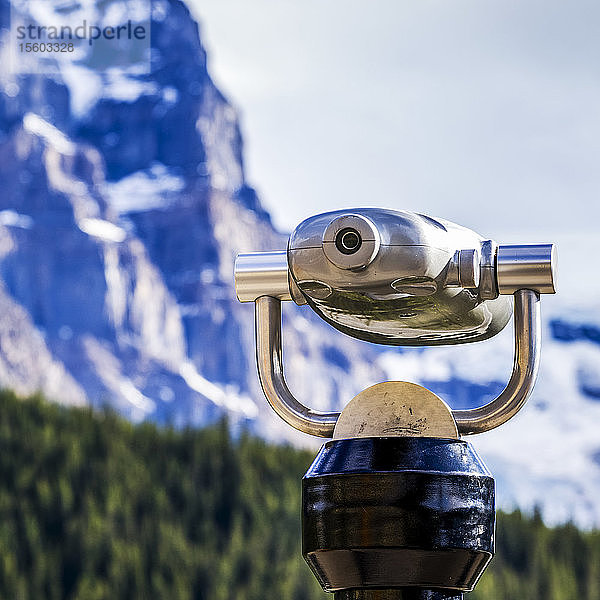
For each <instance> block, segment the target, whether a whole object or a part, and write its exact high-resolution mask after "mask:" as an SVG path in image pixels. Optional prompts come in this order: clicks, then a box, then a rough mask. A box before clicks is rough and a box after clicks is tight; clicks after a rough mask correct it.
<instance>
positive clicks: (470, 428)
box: [452, 289, 542, 435]
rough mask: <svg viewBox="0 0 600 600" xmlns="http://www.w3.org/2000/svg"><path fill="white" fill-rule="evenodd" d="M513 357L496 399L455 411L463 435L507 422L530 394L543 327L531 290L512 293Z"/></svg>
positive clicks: (536, 300) (538, 356) (538, 360)
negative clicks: (502, 386) (513, 307)
mask: <svg viewBox="0 0 600 600" xmlns="http://www.w3.org/2000/svg"><path fill="white" fill-rule="evenodd" d="M514 296H515V311H514V314H515V316H514V324H515V356H514V362H513V370H512V374H511V377H510V380H509V382H508V385H507V386H506V388H504V390H503V391H502V393H501V394H500V395H499V396H498V397H497V398H496V399H495V400H492V401H491V402H489V403H488V404H486V405H485V406H481V407H479V408H474V409H472V410H454V411H452V413H453V414H454V418H455V420H456V424H457V426H458V431H459V432H460V433H462V434H463V435H467V434H471V433H483V432H484V431H489V430H490V429H494V428H495V427H499V426H500V425H502V424H503V423H506V421H508V420H509V419H510V418H512V417H513V416H514V415H516V414H517V412H518V411H519V410H521V408H522V407H523V405H524V404H525V402H526V401H527V398H528V397H529V395H530V394H531V391H532V390H533V387H534V385H535V381H536V379H537V374H538V369H539V366H540V345H541V340H542V328H541V321H540V298H539V296H538V294H537V292H534V291H532V290H524V289H522V290H517V291H516V292H515V295H514Z"/></svg>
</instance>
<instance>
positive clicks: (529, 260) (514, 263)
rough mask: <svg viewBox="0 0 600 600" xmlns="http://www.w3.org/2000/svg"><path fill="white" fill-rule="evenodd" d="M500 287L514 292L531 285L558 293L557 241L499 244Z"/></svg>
mask: <svg viewBox="0 0 600 600" xmlns="http://www.w3.org/2000/svg"><path fill="white" fill-rule="evenodd" d="M497 262H498V267H497V268H498V290H499V292H500V293H501V294H514V293H515V292H516V291H517V290H520V289H523V288H527V289H528V290H535V291H536V292H538V293H540V294H555V293H556V288H555V277H556V250H555V248H554V245H553V244H529V245H518V246H498V256H497Z"/></svg>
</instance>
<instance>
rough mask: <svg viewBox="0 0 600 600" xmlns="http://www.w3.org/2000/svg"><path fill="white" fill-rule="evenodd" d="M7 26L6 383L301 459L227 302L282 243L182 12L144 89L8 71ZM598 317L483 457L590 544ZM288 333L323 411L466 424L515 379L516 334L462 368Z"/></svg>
mask: <svg viewBox="0 0 600 600" xmlns="http://www.w3.org/2000/svg"><path fill="white" fill-rule="evenodd" d="M127 1H130V0H127ZM131 1H133V0H131ZM119 3H122V0H116V1H115V2H111V3H108V4H107V5H114V4H119ZM0 8H1V10H0V35H1V37H2V40H3V42H2V46H1V49H0V65H2V66H0V186H1V187H0V190H1V191H0V279H1V282H2V285H1V287H0V306H1V307H2V308H3V310H2V311H1V313H0V315H1V316H0V383H1V384H2V385H3V386H6V387H10V388H13V389H15V390H16V391H17V392H19V393H21V394H29V393H31V392H34V391H36V390H41V391H43V392H44V393H45V394H46V395H48V396H49V397H51V398H53V399H56V400H57V401H59V402H65V403H72V404H90V405H92V406H95V407H101V406H103V405H110V406H112V407H114V408H115V409H116V410H118V411H119V412H121V413H122V414H124V415H126V416H127V417H128V418H130V419H132V420H134V421H140V420H144V419H150V420H153V421H156V422H160V423H172V424H174V425H176V426H184V425H202V424H205V423H209V422H212V421H214V420H215V419H218V418H219V417H221V416H222V415H223V414H227V415H228V417H229V419H230V422H231V423H232V425H233V426H234V427H241V426H246V427H250V428H251V429H253V430H254V431H256V432H258V433H259V434H261V435H263V436H265V437H268V438H270V439H287V440H292V441H294V442H296V443H304V444H306V443H310V442H308V441H307V438H306V437H305V436H301V435H300V434H296V433H294V432H292V431H291V430H289V429H288V428H287V427H286V426H284V425H283V423H282V422H280V421H279V420H278V419H277V418H276V417H275V416H274V415H273V414H272V412H271V410H270V409H269V408H268V406H267V404H266V402H265V401H264V399H263V397H262V392H261V391H260V388H259V385H258V380H257V377H256V372H255V368H254V364H253V356H254V344H253V314H252V307H251V306H247V305H241V304H239V303H238V302H237V300H236V299H235V294H234V290H233V282H232V272H233V261H234V257H235V255H236V253H238V252H243V251H251V250H269V249H282V248H284V247H285V242H286V235H284V234H282V233H280V232H278V231H276V230H275V229H274V227H273V225H272V223H271V220H270V218H269V215H268V213H267V212H266V211H265V210H264V208H263V207H262V205H261V203H260V200H259V199H258V198H257V195H256V193H255V191H254V190H253V189H252V187H251V186H250V184H249V183H248V182H247V181H246V178H245V175H244V163H243V141H242V137H241V135H240V129H239V122H238V115H237V113H236V111H235V110H234V108H233V107H232V105H231V104H230V102H229V101H228V100H227V98H226V97H225V96H224V95H223V93H222V92H221V91H220V90H218V89H217V88H216V86H215V85H214V83H213V81H212V80H211V78H210V74H209V73H208V70H207V65H206V53H205V51H204V49H203V47H202V44H201V38H200V34H199V29H198V25H197V24H196V23H195V21H194V20H193V19H192V17H191V16H190V13H189V10H188V8H187V7H186V6H185V5H184V4H183V3H182V2H180V1H178V0H168V1H167V0H157V1H155V2H154V3H153V9H152V10H153V13H152V53H151V62H150V65H151V69H150V72H149V73H147V72H143V71H140V70H137V71H136V69H130V70H123V71H119V72H114V71H106V72H99V71H96V70H94V69H93V68H92V67H90V66H89V65H88V66H86V65H85V63H84V64H76V65H71V67H70V68H68V69H67V68H65V69H63V70H62V71H60V70H59V71H58V72H57V73H56V74H53V75H49V74H48V75H40V74H37V75H35V74H32V75H13V74H11V73H10V72H9V70H8V69H7V68H5V67H4V65H7V64H8V58H7V57H8V52H9V42H8V40H9V36H8V5H7V3H6V0H0ZM107 10H108V9H107ZM445 216H447V217H449V218H451V215H445ZM486 233H488V232H486ZM491 233H493V232H491ZM593 308H594V307H589V310H588V312H587V313H586V314H583V313H574V312H573V311H571V310H569V311H568V310H567V309H566V308H565V309H564V310H559V311H555V312H556V314H552V315H549V316H548V317H547V318H546V321H545V347H544V355H543V366H542V373H541V378H540V383H539V385H538V387H537V389H536V392H535V396H534V398H533V400H532V401H531V402H530V404H529V405H528V407H527V408H526V409H525V410H524V411H523V412H522V414H521V415H519V416H518V417H517V418H516V419H514V421H512V422H511V423H510V424H508V425H506V426H505V427H503V428H502V429H501V430H499V431H498V432H491V433H489V434H486V435H483V436H479V437H478V438H476V439H475V440H474V441H475V443H476V445H477V447H478V448H479V449H480V450H481V453H482V455H483V456H484V457H485V459H486V460H487V461H488V463H489V464H490V466H491V467H492V469H493V470H494V472H495V474H496V476H497V479H498V488H499V496H500V499H501V501H502V503H503V504H504V505H505V506H508V505H510V504H518V505H520V506H523V507H526V508H527V507H531V506H533V505H534V504H539V505H541V506H542V507H543V508H544V510H545V514H546V516H547V517H548V518H549V519H550V520H554V521H557V520H565V519H568V518H571V517H572V518H575V519H576V520H577V521H578V522H579V523H582V524H585V525H591V524H594V523H595V524H600V501H599V500H598V497H599V492H600V436H599V435H598V433H597V429H598V427H597V425H596V423H600V376H599V375H598V373H600V317H599V316H598V311H597V310H593ZM284 328H285V332H284V353H285V363H286V367H287V374H288V378H289V381H290V387H291V388H292V389H293V391H294V392H295V393H296V394H297V395H298V397H299V398H301V399H305V401H306V402H307V403H308V404H310V405H311V406H314V407H316V408H321V409H332V408H340V407H341V406H343V405H344V404H345V402H347V401H348V400H349V399H350V398H352V397H353V396H354V395H355V394H356V393H357V392H358V391H360V390H361V389H364V388H365V387H367V386H368V385H371V384H373V383H376V382H378V381H383V380H387V379H404V380H409V381H415V382H421V383H423V384H425V385H427V386H429V387H430V388H431V389H433V390H434V391H435V392H437V393H438V394H439V395H441V396H442V397H444V398H445V399H446V400H448V401H449V402H450V403H451V404H452V405H453V406H454V407H457V408H459V407H465V406H474V405H476V404H480V403H482V402H483V401H485V400H487V399H490V398H491V397H492V396H493V395H494V394H496V393H497V392H498V391H500V389H501V388H502V386H503V385H504V383H505V381H506V380H507V378H508V374H509V371H510V363H511V353H512V348H511V346H512V342H511V338H510V333H509V332H507V333H505V334H502V335H501V336H499V337H498V338H496V339H494V340H490V341H488V342H484V343H481V344H477V345H474V346H466V347H463V348H436V349H425V350H410V351H409V350H402V349H394V350H389V349H380V348H377V347H374V346H369V345H367V344H364V343H361V342H358V341H354V340H351V339H349V338H346V337H344V336H342V335H341V334H339V333H337V332H335V331H333V330H332V329H331V328H330V327H329V326H327V325H326V324H325V323H323V322H321V321H320V320H318V319H317V318H316V317H314V316H313V315H312V313H311V312H310V309H308V308H306V307H303V308H299V307H295V306H286V307H285V308H284Z"/></svg>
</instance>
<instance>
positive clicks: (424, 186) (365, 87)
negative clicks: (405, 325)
mask: <svg viewBox="0 0 600 600" xmlns="http://www.w3.org/2000/svg"><path fill="white" fill-rule="evenodd" d="M194 1H195V5H194V6H195V11H196V16H197V17H198V18H199V19H200V21H201V25H202V34H203V41H204V43H205V45H206V47H207V50H208V52H209V69H210V71H211V72H212V74H213V77H214V79H215V80H216V82H217V84H218V85H219V86H220V87H221V89H222V90H223V92H224V93H225V94H226V95H227V96H228V97H229V99H230V100H231V101H232V102H233V104H234V105H235V106H236V107H237V108H238V109H239V110H240V112H241V116H242V128H243V133H244V139H245V144H246V152H245V158H246V169H247V176H248V179H249V182H250V183H251V184H252V185H254V186H255V187H256V188H257V190H258V191H259V193H260V195H261V199H262V201H263V203H264V204H265V205H266V207H267V208H268V209H269V210H270V211H271V212H272V214H273V215H274V218H275V222H276V224H277V225H278V226H279V227H280V228H282V229H291V228H293V227H294V225H295V224H297V223H298V222H299V221H300V220H301V219H303V218H305V217H306V216H308V215H310V214H313V213H315V212H322V211H324V210H330V209H334V208H339V207H345V206H366V205H378V206H387V207H392V208H403V209H408V210H415V211H419V212H424V213H428V214H431V215H434V216H440V217H444V218H447V219H449V220H453V221H456V222H458V223H460V224H462V225H466V226H468V227H471V228H473V229H475V230H477V231H479V232H480V233H481V234H483V235H486V236H489V237H493V238H494V239H496V240H497V241H499V242H502V241H517V240H521V241H523V242H529V241H531V242H536V241H558V242H559V251H560V256H561V280H562V283H563V284H564V285H565V286H566V289H565V288H563V290H564V291H565V293H566V295H568V296H571V295H573V296H574V295H575V294H576V293H578V292H579V291H582V290H585V289H587V288H588V287H589V286H590V285H591V286H592V287H593V289H594V290H595V292H596V293H598V294H600V277H599V276H598V275H596V276H595V277H594V276H592V277H590V269H592V271H593V272H595V273H600V268H599V267H598V265H597V264H595V263H594V264H590V262H591V260H590V254H591V253H592V252H594V250H595V253H596V254H597V251H598V246H599V245H600V3H599V2H597V0H585V1H582V0H570V1H568V2H567V1H565V0H560V1H556V0H543V1H542V0H540V1H532V0H518V1H517V0H492V1H490V0H404V1H402V0H252V1H249V0H194ZM582 254H583V255H584V256H582ZM582 267H585V271H584V270H583V268H582ZM584 274H585V278H584V277H583V275H584ZM590 280H592V281H591V282H590Z"/></svg>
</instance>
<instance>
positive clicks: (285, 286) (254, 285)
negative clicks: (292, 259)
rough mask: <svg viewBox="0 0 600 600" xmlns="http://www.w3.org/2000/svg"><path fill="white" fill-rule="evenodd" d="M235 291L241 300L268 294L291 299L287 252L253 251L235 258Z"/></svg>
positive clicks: (254, 298) (251, 300)
mask: <svg viewBox="0 0 600 600" xmlns="http://www.w3.org/2000/svg"><path fill="white" fill-rule="evenodd" d="M234 273H235V291H236V294H237V297H238V300H239V301H240V302H254V301H255V300H256V299H257V298H259V297H260V296H264V295H265V293H266V292H265V290H268V295H269V296H272V297H273V298H278V299H279V300H291V299H292V296H291V294H290V285H289V271H288V262H287V252H285V250H283V251H281V252H252V253H250V254H238V255H237V257H236V259H235V268H234Z"/></svg>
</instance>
